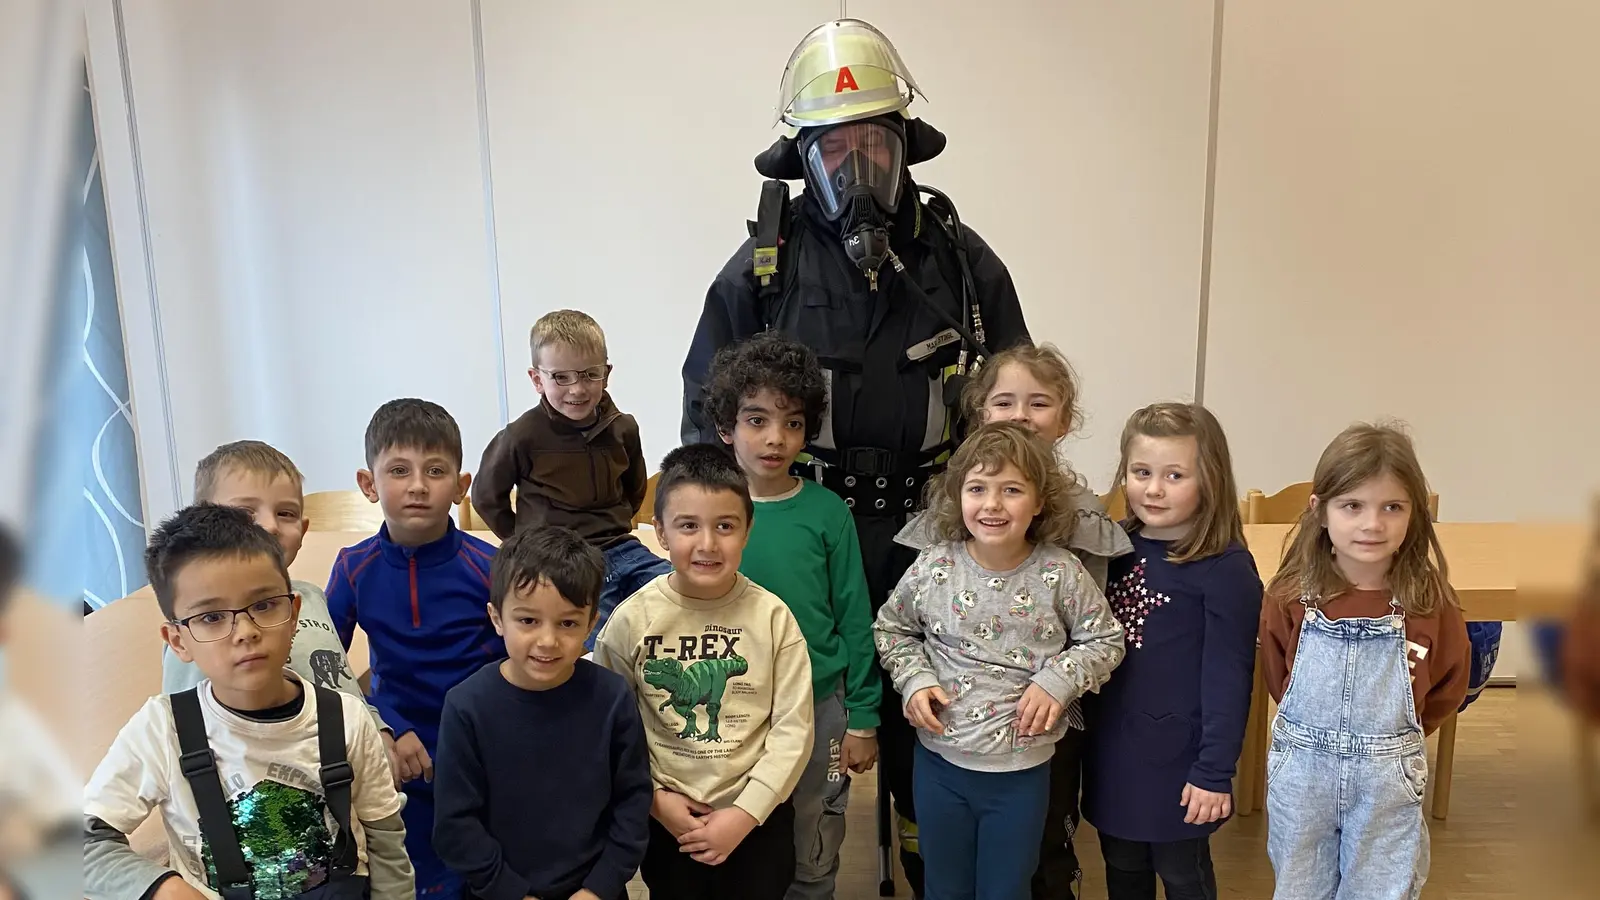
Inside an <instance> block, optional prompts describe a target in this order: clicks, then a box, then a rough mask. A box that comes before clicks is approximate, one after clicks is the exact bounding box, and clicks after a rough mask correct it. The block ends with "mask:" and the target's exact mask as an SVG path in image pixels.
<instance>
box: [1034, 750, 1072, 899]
mask: <svg viewBox="0 0 1600 900" xmlns="http://www.w3.org/2000/svg"><path fill="white" fill-rule="evenodd" d="M1083 741H1084V734H1083V732H1081V731H1079V730H1078V729H1076V728H1068V729H1067V733H1066V734H1063V735H1062V736H1061V740H1059V741H1057V742H1056V753H1055V755H1054V756H1052V757H1050V806H1049V809H1048V811H1047V812H1046V813H1045V820H1044V836H1043V837H1042V838H1041V839H1040V842H1039V868H1037V869H1035V870H1034V872H1033V891H1032V893H1033V900H1073V898H1074V897H1075V896H1076V895H1075V894H1074V893H1073V891H1075V890H1076V889H1077V885H1078V883H1079V881H1080V880H1081V879H1082V878H1083V869H1082V868H1081V867H1080V866H1079V865H1078V851H1077V850H1076V849H1075V848H1074V847H1073V846H1072V836H1073V835H1074V834H1076V833H1077V831H1078V822H1079V821H1080V817H1079V813H1078V790H1079V788H1080V787H1082V785H1083Z"/></svg>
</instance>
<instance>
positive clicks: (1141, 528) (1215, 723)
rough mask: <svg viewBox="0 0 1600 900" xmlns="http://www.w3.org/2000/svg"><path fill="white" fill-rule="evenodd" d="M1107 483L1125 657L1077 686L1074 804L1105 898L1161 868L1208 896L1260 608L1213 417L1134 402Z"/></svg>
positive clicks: (1152, 879)
mask: <svg viewBox="0 0 1600 900" xmlns="http://www.w3.org/2000/svg"><path fill="white" fill-rule="evenodd" d="M1116 484H1117V485H1119V486H1122V487H1124V488H1125V490H1126V494H1127V499H1128V513H1129V518H1128V519H1127V520H1126V521H1125V522H1124V523H1123V524H1124V526H1125V527H1126V528H1127V529H1128V531H1129V532H1130V536H1131V537H1132V539H1133V553H1131V554H1129V555H1127V556H1124V557H1121V558H1119V559H1114V560H1112V561H1111V571H1110V578H1109V583H1108V585H1107V590H1106V599H1107V600H1108V601H1110V604H1111V608H1112V611H1113V612H1114V613H1115V614H1116V616H1117V618H1118V620H1119V621H1121V623H1122V626H1123V628H1124V630H1125V632H1126V636H1125V644H1126V647H1127V656H1126V658H1125V659H1124V660H1123V662H1122V665H1121V666H1120V667H1119V668H1118V669H1117V674H1116V677H1114V678H1112V679H1111V680H1110V682H1108V683H1107V684H1106V686H1105V687H1104V688H1102V689H1101V693H1100V694H1099V695H1098V696H1089V697H1086V698H1085V703H1084V712H1085V714H1086V718H1087V720H1088V737H1087V741H1088V747H1087V750H1086V753H1085V758H1084V791H1083V813H1084V818H1086V819H1088V820H1089V822H1090V823H1091V824H1093V825H1094V827H1095V829H1096V830H1097V831H1098V832H1099V834H1100V848H1101V855H1102V856H1103V857H1104V858H1105V863H1106V890H1107V895H1108V896H1109V898H1110V900H1155V896H1156V877H1157V876H1158V875H1159V876H1160V878H1161V881H1162V884H1163V885H1164V886H1165V888H1166V896H1167V897H1168V900H1201V898H1204V900H1212V898H1215V897H1216V896H1217V886H1216V876H1215V874H1214V872H1213V871H1212V867H1211V850H1210V835H1211V832H1213V831H1215V830H1216V829H1217V828H1219V827H1221V825H1222V823H1223V822H1224V821H1226V820H1227V818H1228V816H1229V815H1230V814H1231V813H1232V811H1233V798H1232V795H1231V790H1232V782H1233V775H1234V769H1235V763H1236V761H1237V760H1238V758H1239V748H1240V745H1241V744H1242V743H1243V742H1244V729H1245V719H1246V718H1247V717H1248V715H1249V712H1250V685H1251V679H1252V677H1253V676H1254V666H1255V648H1256V629H1257V624H1258V622H1259V619H1260V615H1261V579H1260V577H1259V576H1257V574H1256V567H1255V561H1254V559H1253V558H1252V557H1251V556H1250V552H1249V551H1248V550H1246V549H1245V546H1244V530H1243V527H1242V525H1241V523H1240V520H1239V507H1238V501H1237V500H1236V499H1235V498H1236V497H1237V496H1238V492H1237V491H1236V490H1235V488H1234V480H1233V466H1232V463H1231V461H1230V459H1229V455H1228V443H1227V439H1226V438H1225V437H1224V436H1223V433H1222V427H1221V426H1220V425H1219V424H1218V423H1217V420H1216V418H1215V417H1214V416H1212V415H1211V413H1210V412H1208V411H1207V410H1206V409H1205V408H1204V407H1201V406H1198V405H1194V404H1185V403H1158V404H1155V405H1153V406H1147V407H1145V408H1144V409H1141V410H1139V411H1137V412H1135V413H1134V414H1133V416H1132V417H1130V418H1129V419H1128V424H1127V425H1126V426H1125V427H1124V428H1123V432H1122V464H1121V467H1120V469H1119V471H1118V472H1117V476H1116Z"/></svg>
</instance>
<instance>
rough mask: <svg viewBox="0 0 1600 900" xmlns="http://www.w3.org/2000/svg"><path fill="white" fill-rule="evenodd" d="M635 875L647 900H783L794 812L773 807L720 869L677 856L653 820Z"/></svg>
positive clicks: (790, 873) (790, 869)
mask: <svg viewBox="0 0 1600 900" xmlns="http://www.w3.org/2000/svg"><path fill="white" fill-rule="evenodd" d="M639 874H640V875H642V876H643V877H644V883H645V886H646V887H648V888H649V889H650V900H783V895H784V894H785V893H787V892H788V890H789V884H790V883H791V882H793V881H794V807H793V806H791V805H789V803H788V802H784V803H780V804H778V808H777V809H774V810H773V811H772V815H770V816H768V817H767V821H766V822H764V823H762V824H760V825H757V826H756V827H755V828H754V829H753V830H752V831H751V832H750V833H749V834H748V835H746V836H745V839H744V841H742V842H741V843H740V844H739V846H738V847H736V848H734V851H733V853H731V854H730V855H729V856H728V858H727V860H726V861H725V862H723V863H722V865H720V866H708V865H706V864H705V863H701V862H695V861H694V860H693V859H692V858H690V856H689V854H687V853H681V852H679V850H678V839H677V838H675V837H673V836H672V832H670V831H668V830H667V829H665V828H663V827H662V826H661V823H660V822H657V821H656V820H655V819H653V818H652V819H651V820H650V845H649V846H648V847H647V848H645V851H644V864H643V865H641V866H640V867H639Z"/></svg>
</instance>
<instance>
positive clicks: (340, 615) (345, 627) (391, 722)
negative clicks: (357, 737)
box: [323, 549, 415, 738]
mask: <svg viewBox="0 0 1600 900" xmlns="http://www.w3.org/2000/svg"><path fill="white" fill-rule="evenodd" d="M323 593H324V594H326V595H327V597H328V618H330V619H332V620H333V630H334V631H336V632H338V633H339V643H340V644H341V645H343V646H344V649H345V650H346V651H348V650H349V649H350V641H351V640H352V639H354V637H355V633H356V624H357V623H358V621H359V620H360V590H359V588H357V587H356V583H355V579H354V578H353V577H352V576H351V574H350V551H349V550H348V549H345V550H340V551H339V555H338V557H337V558H335V559H334V561H333V571H332V572H331V573H329V575H328V587H327V590H325V591H323ZM368 662H369V664H370V662H371V661H370V660H368ZM367 702H368V703H369V704H370V705H371V706H372V708H373V709H376V710H377V711H378V716H379V718H381V719H383V724H384V725H385V726H387V727H388V728H389V730H390V731H391V732H393V733H394V736H395V737H397V738H398V737H400V736H401V735H403V734H405V733H406V732H408V731H414V730H415V727H414V726H413V725H412V724H411V721H410V720H409V719H407V718H406V717H405V716H402V715H401V714H400V712H399V710H396V709H395V708H394V706H393V704H391V703H390V702H389V698H387V697H385V696H382V695H381V693H380V692H379V691H377V690H374V691H373V692H372V696H370V697H368V698H367Z"/></svg>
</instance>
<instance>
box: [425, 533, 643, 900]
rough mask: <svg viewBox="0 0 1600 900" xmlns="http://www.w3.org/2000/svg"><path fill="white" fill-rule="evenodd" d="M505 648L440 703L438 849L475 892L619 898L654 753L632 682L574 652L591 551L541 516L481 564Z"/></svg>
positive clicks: (600, 575) (545, 898) (492, 897)
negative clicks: (486, 565)
mask: <svg viewBox="0 0 1600 900" xmlns="http://www.w3.org/2000/svg"><path fill="white" fill-rule="evenodd" d="M490 578H491V582H492V588H491V596H492V598H493V600H492V601H491V602H492V605H491V606H490V607H489V613H490V615H491V617H492V618H493V619H494V623H495V629H496V630H498V631H499V632H500V634H502V635H503V636H504V637H505V639H506V649H507V650H508V651H509V652H510V658H509V659H506V660H503V661H501V662H498V663H489V664H488V665H485V666H484V667H483V668H481V669H479V670H478V671H477V673H476V674H474V675H473V676H472V677H470V678H468V679H467V680H466V681H463V682H462V683H461V684H459V685H457V686H456V688H455V689H454V690H452V691H450V694H449V696H447V697H446V698H445V701H444V716H443V718H442V719H441V721H440V723H439V755H438V758H437V760H436V772H437V776H436V778H435V780H434V786H435V788H437V791H436V796H437V798H438V803H437V810H436V811H435V813H434V831H433V846H434V848H435V849H436V850H437V851H438V853H439V857H440V858H441V859H443V860H444V861H445V863H446V864H448V865H449V866H450V868H452V869H454V870H455V871H457V872H460V873H461V874H462V875H463V876H465V877H466V879H467V887H468V888H469V890H470V892H471V894H470V896H472V897H476V898H481V900H522V898H524V897H538V898H539V900H624V898H625V897H626V896H627V884H628V879H630V878H632V877H633V873H634V872H635V871H636V870H637V869H638V868H639V863H640V862H641V861H642V860H643V859H644V853H645V847H646V845H647V844H648V843H649V839H650V803H651V800H652V799H653V797H654V791H653V790H652V786H651V782H650V758H649V755H648V753H647V751H646V749H645V737H644V724H643V723H642V722H641V720H640V718H639V710H638V709H637V706H636V704H635V702H634V698H633V692H632V691H631V690H630V689H629V687H628V682H627V681H626V680H625V679H624V678H623V677H622V676H621V675H618V674H617V673H615V672H611V671H608V670H606V669H604V668H601V667H600V666H598V665H595V664H594V663H592V662H589V661H588V660H585V659H583V658H582V657H583V652H584V651H583V642H584V638H585V637H586V636H587V635H588V634H589V633H590V632H591V631H593V630H594V626H595V622H596V620H597V618H598V617H597V613H598V604H599V602H600V591H601V584H602V583H603V581H604V579H605V559H604V557H602V556H601V554H600V551H599V550H598V549H596V548H595V547H593V546H591V545H590V544H588V543H586V542H585V541H584V539H583V538H581V537H579V536H578V533H577V532H575V531H572V530H570V529H567V528H561V527H558V526H553V525H542V526H537V527H535V528H530V529H526V530H523V531H519V532H517V533H516V534H515V535H514V536H513V537H511V538H510V539H509V540H507V541H506V542H505V543H504V544H502V545H501V546H500V551H499V553H497V554H496V555H495V558H494V566H493V568H492V569H491V574H490Z"/></svg>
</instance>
